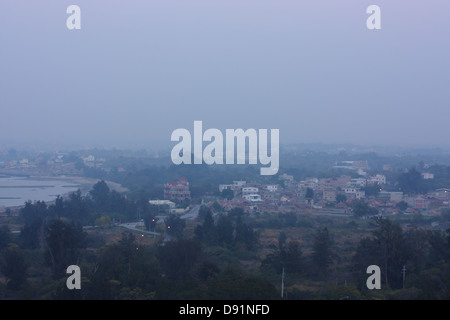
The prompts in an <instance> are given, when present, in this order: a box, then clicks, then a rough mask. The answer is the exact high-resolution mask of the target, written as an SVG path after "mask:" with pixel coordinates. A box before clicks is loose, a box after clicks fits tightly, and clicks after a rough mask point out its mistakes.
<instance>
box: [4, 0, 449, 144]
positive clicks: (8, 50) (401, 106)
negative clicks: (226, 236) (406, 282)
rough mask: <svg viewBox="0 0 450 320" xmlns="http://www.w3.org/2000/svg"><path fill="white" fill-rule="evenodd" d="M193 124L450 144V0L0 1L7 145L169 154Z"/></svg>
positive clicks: (311, 136) (319, 137)
mask: <svg viewBox="0 0 450 320" xmlns="http://www.w3.org/2000/svg"><path fill="white" fill-rule="evenodd" d="M71 4H76V5H78V6H79V7H80V9H81V29H80V30H68V29H67V27H66V19H67V18H68V17H69V14H67V13H66V9H67V7H68V6H69V5H71ZM372 4H376V5H378V6H379V7H380V8H381V30H368V29H367V27H366V20H367V18H368V17H369V14H367V13H366V9H367V7H368V6H369V5H372ZM194 120H202V121H203V126H204V129H207V128H218V129H221V130H225V128H230V129H232V128H243V129H247V128H255V129H259V128H265V129H275V128H276V129H280V143H281V144H283V143H291V142H301V143H304V142H307V143H309V142H324V143H333V142H339V143H344V142H345V143H347V142H348V143H357V144H377V145H383V144H389V145H392V144H399V145H413V144H419V145H425V144H428V143H429V144H432V145H446V146H448V145H450V140H449V137H450V127H449V120H450V1H449V0H420V1H410V0H408V1H407V0H396V1H392V0H389V1H381V0H370V1H365V0H353V1H348V0H308V1H301V0H148V1H137V0H128V1H111V0H109V1H106V0H95V1H94V0H89V1H82V0H71V1H62V0H54V1H41V0H36V1H24V0H0V141H2V142H15V141H18V142H29V143H35V142H36V143H43V144H46V143H48V144H53V143H61V142H63V143H69V144H78V145H80V146H91V145H103V146H106V147H111V146H116V147H119V148H120V147H124V146H141V147H143V148H151V147H152V145H153V143H155V142H158V143H159V144H160V145H167V146H168V147H171V146H173V145H174V143H173V142H171V141H170V135H171V133H172V131H173V130H175V129H177V128H187V129H189V130H190V131H191V132H193V121H194Z"/></svg>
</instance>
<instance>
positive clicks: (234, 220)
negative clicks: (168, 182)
mask: <svg viewBox="0 0 450 320" xmlns="http://www.w3.org/2000/svg"><path fill="white" fill-rule="evenodd" d="M199 217H200V218H201V219H203V223H202V224H201V225H198V226H197V227H196V228H195V237H194V238H195V239H198V240H200V241H201V242H202V243H203V244H205V245H207V246H216V245H218V246H224V247H227V248H230V249H235V248H236V247H237V246H240V245H242V246H244V247H245V248H246V249H247V250H254V249H256V246H257V244H258V237H259V234H258V232H257V231H255V230H254V229H253V228H252V227H251V226H249V225H248V224H247V223H246V222H245V221H244V211H243V210H242V209H241V208H233V209H232V210H231V211H230V212H229V213H227V214H220V215H219V217H218V218H217V222H215V221H214V219H213V216H212V212H211V209H210V208H208V207H205V206H202V207H201V208H200V211H199Z"/></svg>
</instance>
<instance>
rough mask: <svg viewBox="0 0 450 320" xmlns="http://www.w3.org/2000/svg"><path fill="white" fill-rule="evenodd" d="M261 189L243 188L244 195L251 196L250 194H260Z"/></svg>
mask: <svg viewBox="0 0 450 320" xmlns="http://www.w3.org/2000/svg"><path fill="white" fill-rule="evenodd" d="M258 191H259V189H258V188H256V187H244V188H242V195H243V196H245V195H249V194H255V193H258Z"/></svg>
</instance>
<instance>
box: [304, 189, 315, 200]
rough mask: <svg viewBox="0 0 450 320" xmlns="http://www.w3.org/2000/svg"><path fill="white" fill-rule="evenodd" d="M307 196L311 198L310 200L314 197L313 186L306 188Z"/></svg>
mask: <svg viewBox="0 0 450 320" xmlns="http://www.w3.org/2000/svg"><path fill="white" fill-rule="evenodd" d="M305 198H306V199H310V200H311V199H313V198H314V190H313V189H311V188H306V193H305Z"/></svg>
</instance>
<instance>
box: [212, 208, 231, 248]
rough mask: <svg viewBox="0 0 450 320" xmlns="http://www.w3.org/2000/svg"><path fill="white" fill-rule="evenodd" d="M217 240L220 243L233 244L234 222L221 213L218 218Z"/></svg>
mask: <svg viewBox="0 0 450 320" xmlns="http://www.w3.org/2000/svg"><path fill="white" fill-rule="evenodd" d="M215 229H216V233H217V240H218V242H219V243H220V244H224V245H228V246H230V245H232V244H233V224H232V222H231V219H230V217H228V216H227V215H223V214H221V215H220V216H219V219H218V220H217V226H216V228H215Z"/></svg>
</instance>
